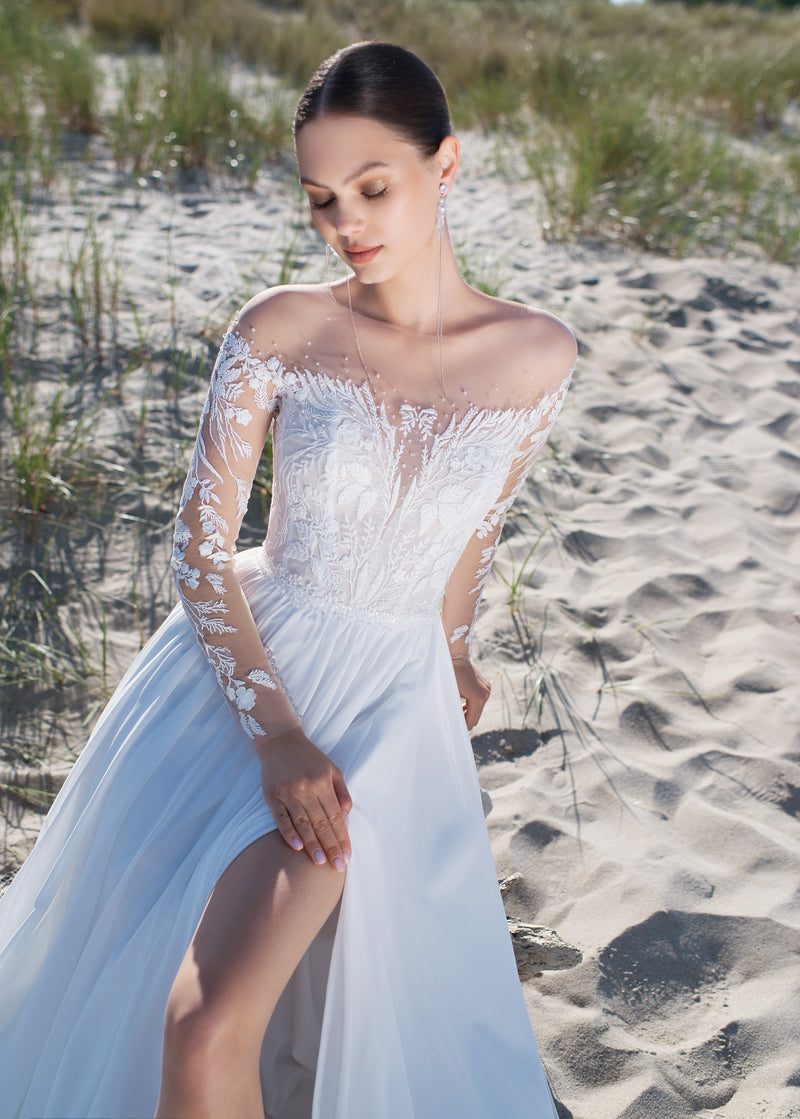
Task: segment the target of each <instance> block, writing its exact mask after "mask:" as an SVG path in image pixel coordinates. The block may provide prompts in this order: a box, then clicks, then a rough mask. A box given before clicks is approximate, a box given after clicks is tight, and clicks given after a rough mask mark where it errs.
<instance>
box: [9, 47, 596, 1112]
mask: <svg viewBox="0 0 800 1119" xmlns="http://www.w3.org/2000/svg"><path fill="white" fill-rule="evenodd" d="M295 136H296V148H297V158H298V164H299V170H300V179H301V183H302V185H303V187H304V189H305V191H306V193H307V195H308V198H309V203H310V207H311V214H312V217H313V221H314V224H315V226H316V228H317V229H318V231H319V232H320V234H321V235H322V237H323V239H324V240H325V241H326V242H327V245H328V246H329V247H330V248H331V249H332V250H333V252H334V253H335V254H336V255H337V256H339V257H341V258H342V259H343V260H344V262H345V264H346V265H348V266H349V268H350V269H351V270H352V275H350V274H349V273H348V275H347V276H346V278H345V279H344V280H342V281H340V282H338V283H333V284H330V285H308V286H296V287H286V288H277V289H274V290H271V291H267V292H263V293H261V294H260V295H258V296H256V297H255V298H254V299H253V300H251V301H250V303H248V304H247V305H246V307H245V308H244V309H243V310H242V311H241V312H240V314H239V315H238V316H237V317H236V319H235V320H234V322H233V324H232V325H231V327H230V329H229V331H228V333H227V334H226V337H225V339H224V341H223V344H222V349H221V351H220V355H219V358H218V360H217V364H216V366H215V371H214V375H213V378H212V384H211V389H210V393H209V398H208V402H207V404H206V409H205V411H204V414H203V418H202V422H201V427H200V432H199V435H198V440H197V444H196V447H195V452H194V457H193V460H192V464H191V467H190V470H189V475H188V478H187V482H186V487H185V490H184V495H183V500H182V504H181V509H180V513H179V516H178V521H177V525H176V533H175V555H174V560H173V566H174V569H175V573H176V578H177V583H178V588H179V592H180V595H181V599H182V603H181V604H180V605H179V606H178V607H176V609H175V611H173V613H172V614H171V615H170V617H169V618H168V619H167V621H166V622H165V623H164V625H163V626H162V627H161V629H160V630H159V631H158V633H157V634H156V635H155V636H154V637H153V638H152V640H151V641H150V643H149V644H148V645H147V646H146V648H145V649H144V650H143V651H142V653H141V654H140V656H139V657H138V659H137V661H136V662H135V664H134V665H133V666H132V668H131V669H130V670H129V672H128V674H127V675H126V677H125V679H124V680H123V682H122V684H121V685H120V687H119V689H118V690H117V693H116V694H115V696H114V698H113V699H112V701H111V703H110V704H109V706H108V708H107V709H106V711H105V712H104V714H103V716H102V717H101V719H100V722H99V724H98V726H97V728H96V730H95V732H94V734H93V735H92V738H91V739H90V742H89V744H88V746H87V747H86V750H85V751H84V753H83V754H82V755H81V758H80V759H79V761H78V763H77V764H76V766H75V767H74V770H73V772H72V774H71V775H70V778H69V780H68V781H67V783H66V784H65V786H64V788H63V790H62V792H61V793H60V795H59V797H58V798H57V799H56V802H55V803H54V805H53V808H52V809H51V812H50V813H49V815H48V817H47V820H46V821H45V824H44V827H43V829H42V834H41V838H40V840H39V842H38V843H37V846H36V848H35V849H34V851H33V853H32V854H31V856H30V858H29V859H28V861H27V862H26V864H25V866H24V867H23V868H22V870H21V871H20V873H19V875H18V876H17V879H16V880H15V882H14V884H13V885H12V887H11V888H10V890H9V891H8V895H7V897H6V898H4V900H3V903H2V905H0V948H1V949H2V954H0V983H1V984H2V986H1V987H0V990H1V991H2V995H0V1000H2V1021H1V1022H0V1028H2V1034H0V1038H1V1041H2V1044H1V1045H0V1083H2V1085H3V1098H4V1100H5V1103H4V1104H3V1105H2V1106H3V1107H4V1108H5V1110H4V1111H3V1112H2V1114H3V1116H4V1117H5V1116H9V1117H10V1116H15V1117H23V1119H30V1117H31V1116H59V1117H62V1119H64V1117H67V1116H69V1117H77V1116H80V1117H84V1119H85V1117H87V1116H92V1117H95V1116H101V1115H102V1116H116V1117H120V1119H121V1117H125V1119H133V1117H134V1116H137V1117H139V1116H149V1115H152V1114H153V1113H154V1112H155V1114H156V1115H157V1116H158V1117H160V1119H182V1117H191V1119H201V1117H204V1116H209V1117H211V1116H213V1117H214V1119H225V1117H231V1119H234V1117H235V1119H256V1117H258V1119H261V1117H262V1116H264V1115H266V1116H268V1117H269V1119H301V1117H302V1119H308V1117H309V1116H311V1117H313V1119H412V1117H413V1119H434V1117H436V1119H447V1117H452V1119H471V1117H474V1119H477V1117H478V1116H481V1117H491V1119H523V1117H525V1119H545V1117H547V1119H550V1117H552V1116H554V1115H555V1108H554V1105H553V1102H552V1097H551V1095H550V1092H549V1089H548V1087H547V1082H546V1080H545V1077H544V1074H543V1071H542V1068H541V1064H540V1062H539V1058H538V1054H537V1052H536V1046H535V1042H534V1040H533V1035H532V1033H531V1029H530V1024H529V1021H528V1018H527V1014H526V1011H525V1005H524V1002H523V999H522V994H521V991H520V988H519V983H518V981H517V977H516V972H515V968H514V961H513V953H512V950H511V945H510V942H509V938H508V934H507V929H506V925H505V918H504V914H503V909H502V904H501V902H500V898H499V894H498V891H497V884H496V880H495V875H494V867H493V863H492V858H491V852H490V849H489V845H488V840H487V836H486V831H485V827H484V824H483V817H482V811H481V801H480V794H479V790H478V786H477V780H476V775H475V769H474V763H473V760H472V754H471V749H470V741H469V736H468V734H467V730H468V729H471V728H472V727H473V726H474V725H475V723H476V722H477V720H478V718H479V716H480V714H481V711H482V709H483V706H484V704H485V702H486V699H487V698H488V694H489V686H488V684H487V682H486V680H485V679H484V678H483V676H482V675H481V673H480V671H479V670H478V669H477V668H476V667H475V666H474V665H473V663H472V661H471V660H470V640H471V633H472V626H473V622H474V618H475V614H476V610H477V603H478V598H479V596H480V591H481V587H482V585H483V583H484V581H485V579H486V576H487V574H488V572H489V569H490V567H491V562H492V558H493V556H494V552H495V549H496V546H497V542H498V539H499V535H500V531H501V529H502V524H503V520H504V516H505V513H506V511H507V509H508V507H509V506H510V504H511V502H512V501H513V498H514V495H515V494H516V492H517V490H518V489H519V487H520V485H521V484H522V481H523V480H524V477H525V475H526V473H527V470H528V467H529V466H530V463H531V462H532V460H533V458H534V457H535V455H536V454H537V453H538V451H539V450H540V449H541V447H542V446H543V444H544V441H545V439H546V437H547V434H548V431H549V429H550V427H551V425H552V423H553V421H554V420H555V417H556V415H557V412H558V410H559V408H560V405H561V402H562V400H563V396H564V394H565V392H566V388H567V385H568V382H569V375H570V370H571V367H572V365H573V362H574V359H575V342H574V339H573V337H572V335H571V334H570V333H569V331H568V330H567V329H566V327H565V326H564V325H563V324H562V323H561V322H559V321H558V320H557V319H555V318H554V317H552V316H550V315H548V314H546V313H544V312H541V311H531V310H528V309H527V308H524V307H522V306H520V305H518V304H511V303H507V302H504V301H502V300H497V299H492V298H490V297H488V296H486V295H483V294H482V293H480V292H478V291H476V290H474V289H473V288H471V287H469V286H468V285H467V284H466V283H465V282H464V281H463V280H462V278H461V277H460V275H459V273H458V269H457V267H456V264H455V260H454V257H453V253H452V249H451V246H450V242H449V239H448V235H447V226H446V214H445V204H446V198H447V196H448V194H449V193H450V191H451V190H452V189H453V188H454V184H455V178H456V172H457V169H458V157H459V146H458V142H457V140H456V139H455V137H454V136H453V135H452V134H451V128H450V121H449V117H448V113H447V105H446V101H445V98H444V94H443V92H442V89H441V86H440V85H439V83H438V81H437V79H436V78H435V76H434V75H433V74H432V73H431V71H430V70H429V69H428V68H427V67H426V66H425V65H424V64H423V63H422V62H420V60H419V59H417V58H416V57H415V56H414V55H412V54H410V53H409V52H407V51H404V50H402V49H401V48H399V47H394V46H390V45H387V44H379V43H365V44H356V45H354V46H352V47H349V48H347V49H346V50H344V51H341V52H339V53H338V54H337V55H335V56H333V58H331V59H329V60H328V61H327V62H325V63H324V64H323V65H322V67H321V68H320V70H319V71H318V72H317V74H316V75H315V76H314V78H313V79H312V81H311V83H310V84H309V87H308V89H307V90H306V92H305V94H304V95H303V98H302V99H301V101H300V104H299V107H298V110H297V116H296V121H295ZM271 423H272V424H273V446H274V496H273V504H272V509H271V512H270V521H269V529H268V533H267V537H266V540H265V543H264V546H263V548H260V549H252V550H250V551H247V552H244V553H242V554H240V555H238V556H236V557H234V548H235V540H236V536H237V533H238V529H239V525H240V523H241V519H242V515H243V513H244V510H245V507H246V503H247V495H248V492H249V487H250V484H251V482H252V478H253V474H254V471H255V468H256V464H257V461H258V455H259V453H260V451H261V448H262V446H263V443H264V440H265V438H266V435H267V431H268V429H269V427H270V424H271ZM211 670H213V675H216V678H217V682H218V684H219V685H220V686H221V689H222V691H220V687H218V684H217V683H215V682H214V679H213V675H212V671H211ZM223 695H224V697H225V699H226V700H227V705H226V703H224V702H223V699H222V697H223ZM228 708H230V710H228ZM231 712H232V714H233V717H234V718H233V720H232V719H231ZM450 925H452V926H453V927H454V928H455V929H456V930H457V936H458V942H457V944H456V945H453V944H452V943H451V942H450V941H448V939H447V936H446V929H447V927H448V926H450ZM162 1022H163V1036H162V1032H161V1027H162Z"/></svg>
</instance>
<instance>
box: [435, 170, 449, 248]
mask: <svg viewBox="0 0 800 1119" xmlns="http://www.w3.org/2000/svg"><path fill="white" fill-rule="evenodd" d="M446 194H447V185H446V183H439V201H438V203H437V204H436V236H437V238H438V239H439V240H440V241H441V239H442V237H443V236H444V227H445V222H446V221H447V203H446V202H445V196H446Z"/></svg>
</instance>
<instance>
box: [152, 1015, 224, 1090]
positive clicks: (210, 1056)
mask: <svg viewBox="0 0 800 1119" xmlns="http://www.w3.org/2000/svg"><path fill="white" fill-rule="evenodd" d="M236 1033H237V1031H236V1022H235V1020H234V1016H233V1015H232V1013H231V1012H230V1010H229V1008H226V1007H225V1006H224V1005H222V1004H220V1003H218V1002H215V1001H213V1000H200V999H198V1000H192V1001H187V1000H185V999H181V998H180V997H179V996H177V997H173V996H171V997H170V1000H169V1002H168V1003H167V1011H166V1014H165V1016H164V1058H165V1063H166V1064H167V1066H168V1067H169V1068H170V1069H171V1071H172V1074H173V1075H175V1076H177V1077H179V1078H180V1079H186V1080H187V1082H191V1083H192V1084H193V1085H194V1086H195V1088H202V1085H203V1084H205V1083H206V1082H209V1083H214V1082H215V1081H216V1080H217V1078H218V1073H219V1072H220V1070H223V1071H224V1070H226V1069H230V1067H231V1065H232V1064H233V1063H234V1062H235V1060H236V1057H237V1055H241V1053H242V1046H241V1039H239V1038H238V1037H237V1036H236Z"/></svg>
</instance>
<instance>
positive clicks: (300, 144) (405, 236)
mask: <svg viewBox="0 0 800 1119" xmlns="http://www.w3.org/2000/svg"><path fill="white" fill-rule="evenodd" d="M449 141H452V143H449ZM455 143H456V142H455V140H454V139H453V138H452V137H448V138H447V140H445V141H443V144H442V147H441V148H440V150H439V152H437V153H436V155H434V156H432V157H431V158H430V159H426V158H425V157H424V156H423V155H422V154H421V153H420V151H419V149H418V148H417V147H415V146H414V144H412V143H410V142H409V141H407V140H404V139H402V138H400V137H399V136H398V135H397V134H396V133H395V132H392V131H391V130H390V129H389V128H387V127H386V126H385V125H383V124H380V123H379V122H378V121H374V120H370V119H368V118H365V117H354V116H322V117H318V118H317V119H315V120H313V121H311V122H309V123H308V124H306V125H304V127H303V128H301V129H300V131H299V132H298V134H297V161H298V165H299V169H300V182H301V183H302V186H303V189H304V190H305V191H306V194H307V195H308V199H309V204H310V206H311V216H312V220H313V222H314V225H315V226H316V228H317V229H318V231H319V232H320V234H321V235H322V237H323V238H324V239H325V240H326V241H327V242H328V244H329V245H330V246H331V247H332V248H333V249H334V251H335V252H336V253H337V254H338V255H339V256H340V257H341V258H342V259H343V260H344V261H345V263H346V264H349V265H350V266H351V267H352V269H353V271H354V272H355V274H356V276H357V277H358V279H359V280H361V281H362V282H363V283H367V284H372V283H379V282H381V281H384V280H388V279H391V278H392V277H394V276H396V275H398V274H400V273H401V272H403V271H404V270H407V269H409V268H413V267H414V265H415V264H418V263H421V262H422V261H424V260H425V258H426V254H427V253H429V252H431V251H432V249H433V247H434V246H436V245H438V242H437V240H436V206H437V203H438V201H439V184H440V183H442V182H446V183H447V185H448V188H449V186H450V185H451V183H452V179H453V176H454V175H455V165H456V162H457V158H456V159H455V160H453V159H450V160H449V161H448V152H450V149H451V148H452V146H453V145H455ZM455 151H456V152H457V147H456V148H455ZM437 251H438V250H437Z"/></svg>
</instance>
